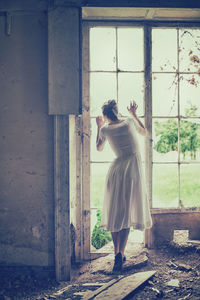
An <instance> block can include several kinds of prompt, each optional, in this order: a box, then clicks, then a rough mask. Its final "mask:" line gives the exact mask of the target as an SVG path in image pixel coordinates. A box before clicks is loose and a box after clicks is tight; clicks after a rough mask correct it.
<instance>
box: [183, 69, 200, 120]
mask: <svg viewBox="0 0 200 300" xmlns="http://www.w3.org/2000/svg"><path fill="white" fill-rule="evenodd" d="M199 99H200V77H199V76H198V75H195V74H193V75H192V74H191V75H182V76H181V80H180V113H181V115H182V116H190V114H191V112H192V113H193V116H194V117H197V116H198V117H199V116H200V105H199V103H200V101H199Z"/></svg>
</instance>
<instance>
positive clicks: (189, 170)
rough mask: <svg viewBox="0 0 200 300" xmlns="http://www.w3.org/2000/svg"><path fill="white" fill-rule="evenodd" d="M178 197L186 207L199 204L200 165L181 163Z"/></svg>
mask: <svg viewBox="0 0 200 300" xmlns="http://www.w3.org/2000/svg"><path fill="white" fill-rule="evenodd" d="M180 176H181V186H180V194H181V195H180V197H181V201H182V204H183V205H184V206H186V207H191V206H200V165H199V164H188V165H181V174H180Z"/></svg>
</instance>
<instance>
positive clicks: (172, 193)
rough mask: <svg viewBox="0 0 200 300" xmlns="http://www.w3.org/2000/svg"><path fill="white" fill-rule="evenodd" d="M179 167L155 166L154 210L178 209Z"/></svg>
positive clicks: (169, 165)
mask: <svg viewBox="0 0 200 300" xmlns="http://www.w3.org/2000/svg"><path fill="white" fill-rule="evenodd" d="M178 205H179V199H178V165H176V164H165V165H160V164H154V165H153V203H152V206H153V208H169V207H178Z"/></svg>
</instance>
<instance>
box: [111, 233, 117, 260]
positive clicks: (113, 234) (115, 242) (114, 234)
mask: <svg viewBox="0 0 200 300" xmlns="http://www.w3.org/2000/svg"><path fill="white" fill-rule="evenodd" d="M111 235H112V240H113V244H114V249H115V255H116V254H117V253H118V252H119V232H111Z"/></svg>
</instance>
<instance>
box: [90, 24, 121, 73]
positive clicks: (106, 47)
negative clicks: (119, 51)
mask: <svg viewBox="0 0 200 300" xmlns="http://www.w3.org/2000/svg"><path fill="white" fill-rule="evenodd" d="M90 70H91V71H97V70H101V71H116V29H115V28H105V27H104V28H102V27H101V28H100V27H96V28H91V29H90Z"/></svg>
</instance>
